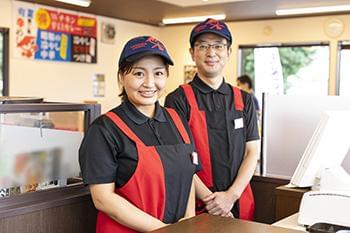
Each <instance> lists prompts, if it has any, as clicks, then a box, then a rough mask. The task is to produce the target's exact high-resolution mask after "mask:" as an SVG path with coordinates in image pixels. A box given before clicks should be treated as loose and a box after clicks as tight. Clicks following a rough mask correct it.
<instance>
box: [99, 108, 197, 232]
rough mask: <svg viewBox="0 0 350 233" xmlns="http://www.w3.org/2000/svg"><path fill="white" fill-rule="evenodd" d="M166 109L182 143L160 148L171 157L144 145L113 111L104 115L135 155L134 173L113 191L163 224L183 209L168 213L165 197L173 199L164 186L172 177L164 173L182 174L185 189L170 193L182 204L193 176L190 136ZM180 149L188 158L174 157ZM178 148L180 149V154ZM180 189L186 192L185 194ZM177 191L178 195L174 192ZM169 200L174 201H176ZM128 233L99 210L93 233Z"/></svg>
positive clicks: (178, 216)
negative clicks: (134, 147)
mask: <svg viewBox="0 0 350 233" xmlns="http://www.w3.org/2000/svg"><path fill="white" fill-rule="evenodd" d="M167 110H168V111H167V112H168V114H169V115H170V117H171V119H172V121H173V122H174V124H175V127H176V128H177V130H178V131H179V133H180V135H181V137H182V140H183V141H184V143H185V144H178V145H165V146H159V147H160V149H161V150H163V151H170V155H164V156H163V155H161V154H160V153H159V152H158V151H157V150H158V146H146V145H145V144H144V143H143V142H142V141H141V140H140V139H139V137H138V136H137V135H136V134H135V133H134V132H133V131H132V130H131V129H130V128H129V127H128V126H127V125H126V124H125V123H124V121H123V120H122V119H121V118H120V117H119V116H118V115H117V114H115V113H114V112H108V113H106V116H107V117H109V118H110V119H111V120H112V121H113V122H114V123H115V125H116V126H117V127H118V128H119V129H120V130H121V131H122V132H123V133H124V134H125V135H126V136H127V137H128V138H129V139H130V140H132V141H133V142H135V144H136V149H137V153H138V162H137V167H136V169H135V172H134V174H133V175H132V177H131V178H130V179H129V180H128V181H127V182H126V184H124V185H123V186H122V187H121V188H116V189H115V192H116V193H117V194H118V195H120V196H122V197H124V198H125V199H127V200H128V201H129V202H131V203H132V204H134V205H135V206H136V207H138V208H139V209H141V210H143V211H145V212H146V213H148V214H150V215H152V216H153V217H155V218H157V219H159V220H161V221H163V222H173V221H177V220H178V219H179V218H181V217H183V215H184V213H185V209H184V208H182V209H181V210H178V212H177V213H173V212H174V211H173V210H170V211H169V210H167V208H168V207H167V206H168V204H167V203H168V202H167V201H169V200H167V198H169V197H172V196H171V193H170V192H169V191H167V188H166V184H167V183H171V182H172V181H171V180H166V179H168V177H171V175H174V174H169V175H167V173H169V172H167V170H172V172H174V171H175V172H178V173H179V174H175V175H177V176H181V175H182V177H184V179H185V180H183V183H184V185H185V186H188V187H184V188H181V190H175V191H174V190H171V192H175V196H177V197H178V196H182V199H180V200H182V201H184V200H188V196H189V193H190V189H191V182H192V177H193V174H194V172H195V166H194V165H193V164H192V161H191V159H190V154H191V152H192V151H193V146H192V145H191V144H190V139H189V136H188V134H187V132H186V130H185V128H184V126H183V124H182V122H181V120H180V118H179V116H178V115H177V113H176V112H175V111H174V110H172V109H170V110H169V109H167ZM161 147H163V148H161ZM164 147H165V148H164ZM182 147H184V148H185V149H184V148H182ZM179 149H180V152H184V153H185V154H187V153H188V156H187V157H188V158H187V157H186V159H184V158H181V157H179V156H180V155H178V154H176V152H178V151H179ZM181 149H183V150H182V151H181ZM186 150H190V151H186ZM169 156H170V157H173V158H170V159H171V161H170V162H166V160H167V157H169ZM174 158H175V159H174ZM169 164H170V165H169ZM170 166H173V167H175V168H176V169H170ZM180 173H181V174H180ZM169 179H170V178H169ZM177 183H179V182H177ZM175 185H176V184H175ZM181 185H182V183H181ZM181 187H183V186H181ZM183 189H185V192H184V190H183ZM177 191H178V192H179V193H176V192H177ZM173 196H174V195H173ZM173 199H174V198H173ZM170 201H175V202H176V201H178V200H170ZM186 205H187V201H186ZM186 205H185V206H186ZM169 208H170V207H169ZM175 212H176V211H175ZM129 232H136V231H135V230H133V229H130V228H128V227H126V226H123V225H122V224H119V223H118V222H116V221H115V220H113V219H111V218H110V217H108V216H107V215H106V214H105V213H103V212H101V211H99V212H98V215H97V223H96V233H129Z"/></svg>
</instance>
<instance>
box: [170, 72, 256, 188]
mask: <svg viewBox="0 0 350 233" xmlns="http://www.w3.org/2000/svg"><path fill="white" fill-rule="evenodd" d="M189 84H190V85H191V86H192V89H193V92H194V94H195V97H196V100H197V104H198V108H199V110H202V111H205V112H206V120H207V125H210V126H211V127H208V138H209V148H210V154H211V163H212V171H213V177H214V178H213V179H214V189H215V190H218V191H223V190H226V189H227V188H229V186H230V185H232V182H233V181H234V179H235V178H236V176H237V173H238V170H239V167H240V165H241V163H242V160H243V156H244V152H245V143H246V142H248V141H252V140H257V139H259V133H258V126H257V119H256V111H255V107H254V102H253V98H252V96H251V95H250V94H248V93H247V92H245V91H241V93H242V98H243V102H244V110H243V113H240V112H237V111H235V110H234V100H233V99H234V98H233V96H234V94H233V89H232V86H230V85H229V84H227V83H226V82H225V81H224V82H223V83H222V84H221V85H220V87H219V88H218V89H217V90H214V89H212V88H211V87H210V86H208V85H207V84H205V83H204V82H203V81H202V80H201V79H200V78H199V77H198V76H197V75H196V76H195V78H194V79H193V81H192V82H190V83H189ZM165 106H167V107H171V108H174V109H176V110H177V111H178V112H179V114H180V115H181V116H182V117H184V118H185V120H187V121H189V119H190V105H189V104H188V102H187V99H186V96H185V94H184V91H183V89H182V88H181V87H180V88H177V89H176V90H175V91H173V92H172V93H170V94H169V95H168V96H167V97H166V100H165ZM213 112H222V114H221V113H219V114H212V113H213ZM240 117H241V118H243V122H244V128H242V129H236V128H235V125H234V122H235V119H237V118H240Z"/></svg>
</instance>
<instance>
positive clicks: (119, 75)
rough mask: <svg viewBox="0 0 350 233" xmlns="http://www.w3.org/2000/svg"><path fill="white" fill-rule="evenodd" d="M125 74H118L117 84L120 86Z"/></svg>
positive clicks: (122, 84)
mask: <svg viewBox="0 0 350 233" xmlns="http://www.w3.org/2000/svg"><path fill="white" fill-rule="evenodd" d="M124 76H125V75H121V74H118V84H119V86H120V87H121V88H122V87H123V86H124V78H125V77H124Z"/></svg>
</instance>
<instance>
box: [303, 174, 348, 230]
mask: <svg viewBox="0 0 350 233" xmlns="http://www.w3.org/2000/svg"><path fill="white" fill-rule="evenodd" d="M319 188H320V190H319V191H310V192H307V193H305V194H304V196H303V198H302V200H301V204H300V209H299V219H298V223H299V224H301V225H308V226H311V225H313V224H315V223H318V222H322V223H330V224H335V225H341V226H346V227H350V214H349V213H350V175H349V174H347V173H346V172H345V170H344V169H343V168H342V167H337V168H328V169H325V170H324V171H323V172H322V174H321V177H320V187H319Z"/></svg>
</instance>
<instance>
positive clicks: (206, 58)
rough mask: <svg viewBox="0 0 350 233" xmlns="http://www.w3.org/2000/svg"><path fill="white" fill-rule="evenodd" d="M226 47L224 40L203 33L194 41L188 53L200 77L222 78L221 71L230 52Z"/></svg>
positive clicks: (226, 43)
mask: <svg viewBox="0 0 350 233" xmlns="http://www.w3.org/2000/svg"><path fill="white" fill-rule="evenodd" d="M227 46H228V42H227V40H226V39H225V38H223V37H220V36H218V35H216V34H213V33H204V34H202V35H200V36H199V37H198V38H197V39H196V41H195V43H194V46H193V48H190V53H191V56H192V60H193V61H194V62H195V63H196V66H197V69H198V74H199V75H200V76H204V77H205V78H222V72H223V69H224V68H225V65H226V63H227V61H228V59H229V57H230V55H231V51H232V49H231V48H228V47H227Z"/></svg>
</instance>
